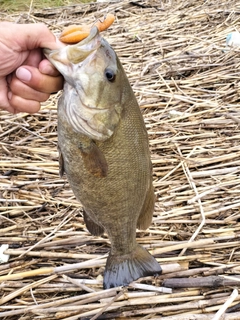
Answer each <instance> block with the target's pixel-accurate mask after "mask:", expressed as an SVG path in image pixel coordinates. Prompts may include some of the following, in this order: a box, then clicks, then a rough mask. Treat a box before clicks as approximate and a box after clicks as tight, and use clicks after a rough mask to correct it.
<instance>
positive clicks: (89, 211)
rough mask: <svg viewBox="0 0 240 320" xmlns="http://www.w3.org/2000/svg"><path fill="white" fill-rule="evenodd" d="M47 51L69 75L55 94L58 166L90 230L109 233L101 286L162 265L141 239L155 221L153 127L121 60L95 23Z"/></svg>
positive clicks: (154, 270)
mask: <svg viewBox="0 0 240 320" xmlns="http://www.w3.org/2000/svg"><path fill="white" fill-rule="evenodd" d="M45 55H46V56H47V58H48V59H49V60H50V61H51V62H52V64H53V65H54V66H55V67H56V68H57V69H58V70H59V71H60V73H61V74H62V75H63V76H64V79H65V83H64V89H63V94H62V96H61V97H60V99H59V101H58V144H59V154H60V173H61V174H63V173H64V172H65V173H66V175H67V178H68V181H69V184H70V186H71V188H72V190H73V192H74V194H75V196H76V198H77V199H78V200H79V201H80V202H81V203H82V205H83V208H84V211H83V216H84V221H85V224H86V227H87V229H88V230H89V232H90V233H91V234H93V235H96V236H100V235H102V234H103V233H104V232H106V233H107V234H108V237H109V240H110V242H111V250H110V253H109V256H108V259H107V263H106V267H105V272H104V281H103V286H104V288H111V287H116V286H125V285H128V284H129V283H130V282H132V281H134V280H136V279H138V278H140V277H144V276H149V275H157V274H160V273H161V267H160V265H159V264H158V262H157V261H156V260H155V258H154V257H153V256H152V255H150V253H149V252H148V251H147V250H146V249H144V248H143V247H142V246H140V245H139V244H137V242H136V228H139V229H146V228H148V226H149V225H150V224H151V221H152V215H153V210H154V202H155V195H154V190H153V184H152V164H151V160H150V151H149V145H148V135H147V131H146V128H145V125H144V121H143V117H142V114H141V111H140V109H139V106H138V103H137V100H136V98H135V96H134V93H133V91H132V88H131V86H130V84H129V81H128V79H127V76H126V74H125V72H124V70H123V67H122V65H121V63H120V61H119V59H118V57H117V55H116V53H115V52H114V50H113V49H112V48H111V46H110V45H109V44H108V42H107V41H106V40H105V39H104V38H102V37H101V36H100V34H99V32H98V30H97V28H96V27H93V28H92V30H91V32H90V35H89V36H88V37H87V38H86V39H84V40H83V41H81V42H79V43H78V44H75V45H68V46H66V47H64V48H61V49H59V50H48V49H45Z"/></svg>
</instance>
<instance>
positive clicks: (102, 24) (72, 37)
mask: <svg viewBox="0 0 240 320" xmlns="http://www.w3.org/2000/svg"><path fill="white" fill-rule="evenodd" d="M114 20H115V17H114V15H113V14H112V13H108V14H107V16H106V18H105V19H104V20H103V21H100V20H98V21H97V22H96V23H94V24H93V25H95V26H97V28H98V30H99V31H100V32H101V31H104V30H106V29H107V28H109V27H110V26H111V24H113V22H114ZM93 25H91V26H90V25H85V26H81V25H71V26H69V27H67V28H65V29H64V30H63V32H62V33H61V35H60V38H59V39H60V41H62V42H64V43H68V44H70V43H78V42H79V41H81V40H83V39H85V38H87V37H88V36H89V33H90V30H91V28H92V26H93Z"/></svg>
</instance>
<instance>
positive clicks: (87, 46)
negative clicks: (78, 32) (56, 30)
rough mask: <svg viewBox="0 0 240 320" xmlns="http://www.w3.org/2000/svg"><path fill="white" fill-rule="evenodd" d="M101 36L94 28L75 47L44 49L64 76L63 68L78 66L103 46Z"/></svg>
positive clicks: (45, 53) (48, 57)
mask: <svg viewBox="0 0 240 320" xmlns="http://www.w3.org/2000/svg"><path fill="white" fill-rule="evenodd" d="M101 40H102V38H101V36H100V34H99V31H98V28H97V27H96V26H94V27H93V28H92V29H91V31H90V34H89V36H88V37H87V38H85V39H84V40H82V41H80V42H78V43H77V44H74V45H67V46H65V47H64V48H61V49H57V50H50V49H44V50H43V53H44V55H45V56H46V57H47V59H48V60H49V61H50V62H51V63H52V64H53V65H54V66H55V67H56V68H57V69H58V70H59V71H60V72H61V73H62V74H63V75H64V72H62V71H63V70H62V69H63V68H64V67H63V66H70V65H71V64H78V63H81V62H82V61H84V60H85V59H86V58H87V57H88V56H89V55H90V54H91V53H92V52H94V51H96V50H97V49H98V48H99V47H100V46H101Z"/></svg>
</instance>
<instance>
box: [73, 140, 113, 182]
mask: <svg viewBox="0 0 240 320" xmlns="http://www.w3.org/2000/svg"><path fill="white" fill-rule="evenodd" d="M79 149H80V152H81V155H82V159H83V163H84V166H85V168H86V170H87V171H88V172H89V173H91V174H92V175H94V176H95V177H98V178H103V177H106V176H107V171H108V165H107V161H106V159H105V157H104V154H103V153H102V152H101V150H100V149H99V148H98V146H97V145H96V144H95V142H94V141H92V140H91V141H90V143H89V144H88V145H87V146H86V145H80V146H79Z"/></svg>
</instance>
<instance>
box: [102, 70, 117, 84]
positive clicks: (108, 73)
mask: <svg viewBox="0 0 240 320" xmlns="http://www.w3.org/2000/svg"><path fill="white" fill-rule="evenodd" d="M105 76H106V78H107V79H108V81H110V82H113V81H114V80H115V78H116V74H115V72H114V71H113V70H111V69H108V68H107V69H106V70H105Z"/></svg>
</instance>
